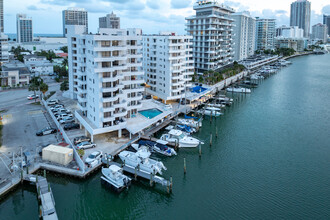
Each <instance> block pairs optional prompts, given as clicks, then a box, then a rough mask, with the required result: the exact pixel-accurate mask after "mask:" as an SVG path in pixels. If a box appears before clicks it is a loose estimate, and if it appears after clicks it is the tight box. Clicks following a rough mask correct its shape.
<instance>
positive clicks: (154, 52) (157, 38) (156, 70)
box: [143, 32, 194, 102]
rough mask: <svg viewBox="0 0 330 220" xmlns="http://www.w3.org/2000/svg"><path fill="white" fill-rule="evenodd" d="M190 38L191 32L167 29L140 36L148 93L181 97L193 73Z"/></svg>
mask: <svg viewBox="0 0 330 220" xmlns="http://www.w3.org/2000/svg"><path fill="white" fill-rule="evenodd" d="M192 39H193V37H192V36H184V35H176V34H175V33H170V32H161V33H160V34H158V35H144V36H143V68H144V71H145V80H146V83H147V85H148V88H147V89H146V92H147V93H149V94H151V95H153V96H156V97H157V98H160V99H162V100H163V101H164V102H166V101H168V100H178V99H180V98H182V97H183V95H184V93H185V90H186V88H188V87H190V86H191V80H192V75H193V74H194V60H193V57H192V56H193V54H192Z"/></svg>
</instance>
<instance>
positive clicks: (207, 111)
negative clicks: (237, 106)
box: [198, 107, 223, 117]
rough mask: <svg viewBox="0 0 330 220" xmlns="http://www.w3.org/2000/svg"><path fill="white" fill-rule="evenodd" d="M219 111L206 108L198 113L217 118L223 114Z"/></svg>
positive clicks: (218, 109)
mask: <svg viewBox="0 0 330 220" xmlns="http://www.w3.org/2000/svg"><path fill="white" fill-rule="evenodd" d="M220 111H221V109H220V108H215V107H206V108H205V109H201V110H199V111H198V113H200V114H204V115H207V116H214V117H219V116H220V115H223V113H221V112H220Z"/></svg>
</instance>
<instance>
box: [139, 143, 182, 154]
mask: <svg viewBox="0 0 330 220" xmlns="http://www.w3.org/2000/svg"><path fill="white" fill-rule="evenodd" d="M167 144H168V142H167V141H162V140H157V141H156V142H154V141H149V140H140V141H139V143H138V144H132V147H133V148H134V149H135V150H136V151H137V152H150V151H149V149H151V150H152V151H153V152H157V153H159V154H162V155H165V156H168V157H171V156H173V155H177V153H176V151H175V150H174V149H173V148H171V147H168V146H166V145H167Z"/></svg>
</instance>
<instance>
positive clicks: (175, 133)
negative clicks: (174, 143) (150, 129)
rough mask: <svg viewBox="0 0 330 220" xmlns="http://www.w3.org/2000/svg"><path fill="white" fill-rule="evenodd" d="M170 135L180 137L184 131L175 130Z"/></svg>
mask: <svg viewBox="0 0 330 220" xmlns="http://www.w3.org/2000/svg"><path fill="white" fill-rule="evenodd" d="M168 133H169V134H170V135H174V136H180V135H181V134H182V131H180V130H176V129H173V130H170V132H168Z"/></svg>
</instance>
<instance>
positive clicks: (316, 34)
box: [312, 23, 328, 43]
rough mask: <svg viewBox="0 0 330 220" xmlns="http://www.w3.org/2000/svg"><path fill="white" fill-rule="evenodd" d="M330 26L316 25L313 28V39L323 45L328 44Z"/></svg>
mask: <svg viewBox="0 0 330 220" xmlns="http://www.w3.org/2000/svg"><path fill="white" fill-rule="evenodd" d="M327 35H328V26H327V25H326V24H321V23H319V24H316V25H313V27H312V39H313V40H320V41H322V43H327V41H328V36H327Z"/></svg>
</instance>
